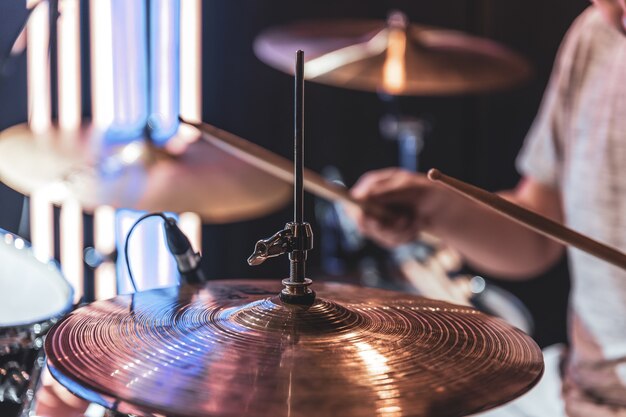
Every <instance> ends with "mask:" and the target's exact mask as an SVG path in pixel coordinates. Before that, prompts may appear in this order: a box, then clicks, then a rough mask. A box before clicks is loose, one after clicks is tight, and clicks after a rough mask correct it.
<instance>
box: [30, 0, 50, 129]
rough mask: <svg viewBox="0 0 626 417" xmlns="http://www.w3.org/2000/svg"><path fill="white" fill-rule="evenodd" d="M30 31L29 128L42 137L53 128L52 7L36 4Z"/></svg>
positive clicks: (45, 3) (42, 3)
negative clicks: (51, 100) (51, 79)
mask: <svg viewBox="0 0 626 417" xmlns="http://www.w3.org/2000/svg"><path fill="white" fill-rule="evenodd" d="M33 3H34V2H31V3H29V5H32V6H33V7H34V9H33V11H32V12H31V16H30V18H29V19H28V25H27V28H26V31H27V35H26V36H27V48H26V56H27V58H26V59H27V78H28V81H27V83H28V124H29V126H30V128H31V129H32V130H33V132H36V133H41V132H44V131H46V130H47V129H48V128H49V127H50V125H51V119H50V118H51V109H50V55H49V43H50V34H49V32H50V30H49V27H50V25H49V21H48V16H49V4H48V2H47V1H44V2H40V3H37V4H36V5H35V4H33Z"/></svg>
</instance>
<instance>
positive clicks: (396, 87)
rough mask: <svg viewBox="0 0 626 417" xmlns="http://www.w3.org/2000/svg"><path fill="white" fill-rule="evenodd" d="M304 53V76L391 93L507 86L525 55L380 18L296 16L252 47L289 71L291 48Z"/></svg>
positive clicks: (395, 17) (521, 76)
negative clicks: (300, 18) (294, 20)
mask: <svg viewBox="0 0 626 417" xmlns="http://www.w3.org/2000/svg"><path fill="white" fill-rule="evenodd" d="M298 49H302V50H304V51H305V53H306V56H307V60H308V61H307V63H306V72H305V77H306V78H307V79H309V80H311V81H315V82H319V83H322V84H328V85H333V86H337V87H344V88H349V89H355V90H363V91H371V92H385V93H388V94H392V95H420V96H421V95H449V94H464V93H477V92H487V91H494V90H499V89H503V88H506V87H510V86H513V85H515V84H518V83H520V82H521V81H523V80H525V79H527V78H528V77H529V75H530V73H531V70H530V66H529V64H528V62H527V61H526V60H525V59H524V58H522V57H521V56H520V55H518V54H516V53H514V52H512V51H510V50H509V49H507V48H505V47H503V46H501V45H499V44H497V43H496V42H493V41H490V40H487V39H484V38H479V37H476V36H471V35H468V34H465V33H462V32H458V31H453V30H446V29H441V28H435V27H430V26H423V25H416V24H407V22H406V18H405V17H404V15H403V14H401V13H399V12H395V13H392V14H391V16H390V18H389V20H388V21H387V22H385V21H382V20H356V19H353V20H348V19H344V20H317V21H302V22H298V23H293V24H288V25H284V26H279V27H275V28H270V29H268V30H266V31H264V32H262V33H261V34H260V35H259V36H258V37H257V39H256V41H255V44H254V51H255V53H256V55H257V56H258V57H259V59H260V60H261V61H263V62H265V63H266V64H268V65H270V66H272V67H274V68H276V69H278V70H280V71H282V72H285V73H288V74H292V73H293V65H292V62H293V53H294V51H295V50H298Z"/></svg>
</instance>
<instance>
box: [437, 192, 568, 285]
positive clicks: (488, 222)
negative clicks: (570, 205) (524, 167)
mask: <svg viewBox="0 0 626 417" xmlns="http://www.w3.org/2000/svg"><path fill="white" fill-rule="evenodd" d="M501 196H503V197H504V198H507V199H509V200H511V201H513V202H515V203H517V204H519V205H522V206H526V207H527V208H529V209H532V210H534V211H536V212H539V213H540V214H543V215H545V216H547V217H550V218H552V219H554V220H557V221H560V218H561V215H560V204H559V197H558V195H556V194H554V193H553V192H552V191H551V190H550V189H548V188H545V187H543V186H541V185H538V184H536V183H532V181H530V182H529V181H528V180H523V181H522V182H520V185H519V186H518V187H517V188H516V189H515V190H512V191H510V192H503V193H501ZM432 232H433V233H434V234H438V235H440V236H441V237H442V238H443V239H444V240H445V241H446V242H447V243H448V244H450V245H451V246H453V247H455V248H456V249H457V250H458V251H459V252H461V253H462V254H463V256H464V257H465V259H466V261H467V262H468V263H469V264H470V265H472V266H473V267H475V268H477V269H479V270H481V271H483V272H485V273H488V274H491V275H495V276H499V277H502V278H508V279H525V278H532V277H534V276H536V275H538V274H540V273H541V272H544V271H545V270H546V269H548V268H549V267H550V266H552V265H553V264H554V263H555V262H557V261H558V260H559V259H560V257H561V256H562V254H563V246H562V245H560V244H558V243H556V242H554V241H552V240H550V239H549V238H547V237H544V236H542V235H539V234H538V233H535V232H533V231H532V230H530V229H528V228H526V227H524V226H521V225H519V224H517V223H514V222H513V221H511V220H509V219H507V218H505V217H503V216H501V215H500V214H498V213H496V212H494V211H492V210H490V209H488V208H485V207H483V206H480V205H478V204H476V203H473V202H471V201H469V200H466V199H463V200H459V201H458V202H457V204H456V207H454V208H453V209H451V210H449V211H448V212H446V213H443V214H442V215H441V216H440V218H439V219H438V222H436V223H435V224H433V230H432Z"/></svg>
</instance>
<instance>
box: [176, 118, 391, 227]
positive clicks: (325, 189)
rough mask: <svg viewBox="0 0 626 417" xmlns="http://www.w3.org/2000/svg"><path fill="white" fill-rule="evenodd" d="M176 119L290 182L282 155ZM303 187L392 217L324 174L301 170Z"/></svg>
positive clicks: (289, 167) (289, 166) (290, 172)
mask: <svg viewBox="0 0 626 417" xmlns="http://www.w3.org/2000/svg"><path fill="white" fill-rule="evenodd" d="M178 119H179V120H180V121H181V122H183V123H185V124H188V125H191V126H193V127H195V128H196V129H198V130H200V131H201V132H203V133H205V135H203V138H204V140H206V141H207V142H209V143H210V144H212V145H213V146H215V147H217V148H220V149H221V150H223V151H225V152H228V153H229V154H231V155H233V156H235V157H237V158H239V159H241V160H243V161H246V162H247V163H249V164H250V165H252V166H254V167H257V168H259V169H260V170H262V171H265V172H267V173H268V174H271V175H274V176H275V177H278V178H280V179H282V180H284V181H286V182H293V162H292V161H290V160H289V159H287V158H283V157H282V156H280V155H277V154H275V153H273V152H271V151H268V150H267V149H265V148H263V147H261V146H259V145H257V144H254V143H252V142H250V141H248V140H246V139H244V138H242V137H239V136H237V135H234V134H232V133H230V132H227V131H225V130H222V129H219V128H217V127H215V126H212V125H210V124H208V123H201V122H192V121H188V120H185V119H184V118H183V117H181V116H179V117H178ZM304 188H305V189H306V190H307V191H309V192H310V193H312V194H314V195H316V196H318V197H321V198H323V199H325V200H329V201H338V202H341V203H345V204H348V205H354V206H357V207H359V208H361V209H362V210H363V211H366V212H368V213H371V214H373V215H375V216H376V217H380V218H383V219H390V218H391V217H393V216H394V213H393V212H390V211H389V210H388V209H385V208H384V207H382V206H378V205H373V204H365V203H363V202H361V201H358V200H356V199H355V198H354V197H352V196H351V195H350V193H349V192H348V190H347V189H346V188H345V187H342V186H340V185H338V184H333V183H329V182H328V181H326V179H324V177H322V176H321V175H319V174H318V173H316V172H314V171H312V170H310V169H307V168H305V169H304Z"/></svg>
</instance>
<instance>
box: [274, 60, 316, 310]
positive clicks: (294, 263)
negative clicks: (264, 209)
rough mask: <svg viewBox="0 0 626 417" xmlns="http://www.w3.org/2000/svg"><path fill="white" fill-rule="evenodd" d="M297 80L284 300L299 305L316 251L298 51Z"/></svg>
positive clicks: (306, 296) (307, 295)
mask: <svg viewBox="0 0 626 417" xmlns="http://www.w3.org/2000/svg"><path fill="white" fill-rule="evenodd" d="M294 73H295V77H294V158H293V159H294V167H293V177H294V182H293V192H294V195H293V200H294V201H293V208H294V213H293V223H292V224H288V225H287V228H288V229H290V230H291V231H292V233H293V246H292V247H291V250H290V251H289V278H288V279H285V280H283V284H284V285H285V289H283V291H282V292H281V298H282V299H283V301H287V302H292V301H294V300H295V302H296V303H298V302H299V301H298V300H299V299H304V300H307V302H308V301H310V300H311V298H312V294H313V293H312V292H311V290H310V289H309V288H308V286H309V285H310V284H311V280H309V279H307V278H306V258H307V251H308V250H310V249H312V248H313V233H312V231H311V226H310V225H309V224H308V223H306V222H305V221H304V52H303V51H301V50H298V51H297V52H296V66H295V71H294Z"/></svg>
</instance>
